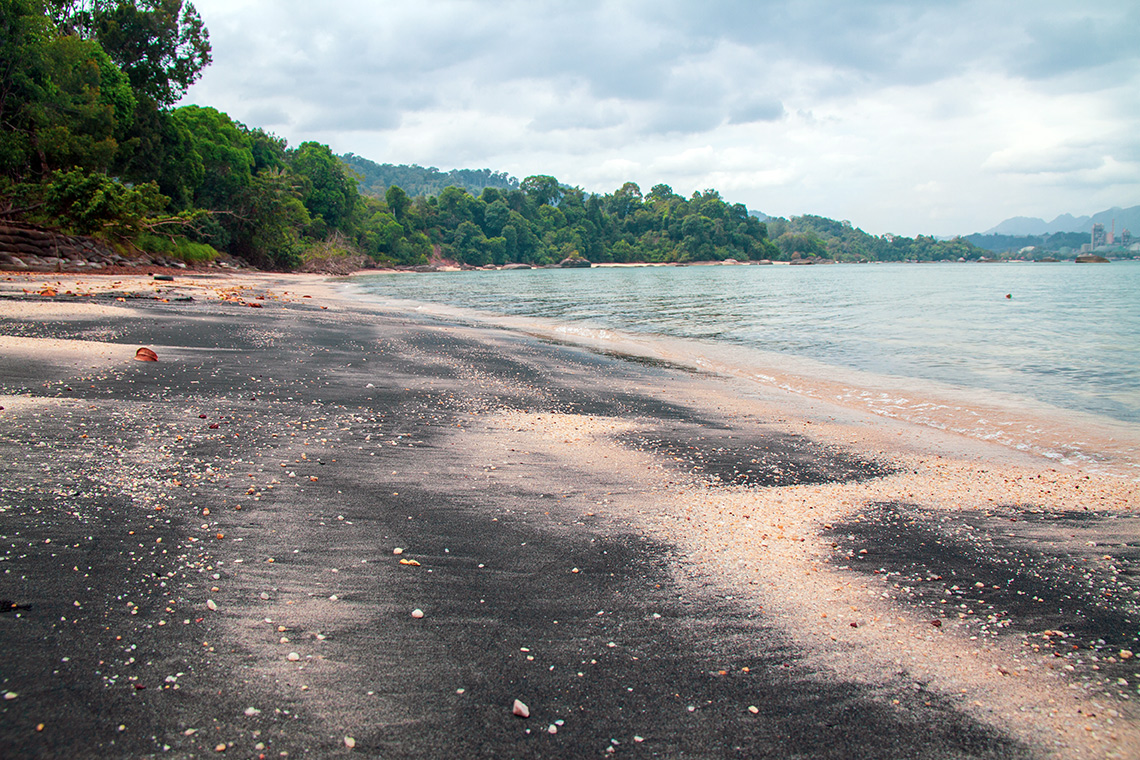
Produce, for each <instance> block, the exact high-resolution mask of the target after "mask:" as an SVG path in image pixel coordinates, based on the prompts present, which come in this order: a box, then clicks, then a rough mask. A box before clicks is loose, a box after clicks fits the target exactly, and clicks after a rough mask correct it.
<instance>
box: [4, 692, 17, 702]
mask: <svg viewBox="0 0 1140 760" xmlns="http://www.w3.org/2000/svg"><path fill="white" fill-rule="evenodd" d="M18 696H20V695H19V694H17V693H16V692H14V691H6V692H4V699H5V700H6V701H11V700H13V699H15V698H16V697H18Z"/></svg>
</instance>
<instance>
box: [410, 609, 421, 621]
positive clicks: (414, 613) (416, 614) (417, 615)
mask: <svg viewBox="0 0 1140 760" xmlns="http://www.w3.org/2000/svg"><path fill="white" fill-rule="evenodd" d="M423 616H424V611H423V610H421V609H419V608H416V609H414V610H412V617H414V618H415V619H416V620H419V619H420V618H422V617H423Z"/></svg>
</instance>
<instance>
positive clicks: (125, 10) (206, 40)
mask: <svg viewBox="0 0 1140 760" xmlns="http://www.w3.org/2000/svg"><path fill="white" fill-rule="evenodd" d="M51 4H52V10H53V15H54V16H55V18H56V20H57V22H59V24H60V25H61V26H62V27H63V28H64V29H66V30H68V31H71V32H74V33H76V34H79V35H80V36H82V37H85V38H88V39H95V40H97V41H98V42H99V44H100V45H102V46H103V49H104V50H106V51H107V53H108V55H110V56H111V58H112V60H114V61H115V63H117V64H118V65H119V67H120V68H121V69H122V70H123V71H124V72H125V73H126V75H127V77H128V78H129V79H130V83H131V87H133V88H134V90H135V92H136V93H139V94H140V95H142V96H145V97H147V98H150V99H151V100H153V101H154V102H155V103H157V104H158V105H160V106H164V107H169V106H172V105H174V103H175V102H176V101H177V100H178V99H179V98H181V97H182V96H183V95H184V94H185V93H186V90H187V89H188V88H189V87H190V85H191V84H193V83H194V82H195V81H196V80H197V79H198V77H199V76H200V75H201V73H202V69H204V68H205V67H206V66H208V65H209V64H210V60H211V59H210V36H209V31H208V30H207V29H206V27H205V25H204V24H203V23H202V18H201V16H199V15H198V11H197V10H196V9H195V8H194V5H193V4H192V3H183V1H182V0H52V3H51Z"/></svg>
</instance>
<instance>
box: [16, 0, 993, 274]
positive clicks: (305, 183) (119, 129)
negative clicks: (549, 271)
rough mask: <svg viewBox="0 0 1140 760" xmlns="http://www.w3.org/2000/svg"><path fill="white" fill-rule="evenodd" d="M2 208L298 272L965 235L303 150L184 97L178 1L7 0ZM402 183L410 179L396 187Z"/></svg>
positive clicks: (662, 257)
mask: <svg viewBox="0 0 1140 760" xmlns="http://www.w3.org/2000/svg"><path fill="white" fill-rule="evenodd" d="M0 34H2V35H3V36H2V39H3V41H4V44H3V46H2V47H0V221H6V222H9V223H23V224H32V225H38V226H42V227H45V228H49V229H54V230H58V231H61V232H65V233H68V234H75V235H86V236H90V237H93V238H96V239H98V240H100V241H102V242H104V243H106V244H109V245H111V246H113V247H115V248H116V249H118V250H121V251H126V252H129V251H132V250H145V251H160V252H163V253H166V254H168V255H171V256H174V257H177V258H181V259H184V260H186V261H191V262H194V261H207V260H211V259H213V258H215V257H217V256H218V255H219V254H220V253H225V254H229V255H232V256H235V257H238V258H240V259H243V260H245V261H246V262H249V263H250V264H252V265H254V266H258V267H263V268H273V269H282V270H288V269H295V268H298V267H301V266H305V265H306V264H310V263H312V262H314V261H320V260H327V259H328V258H329V257H334V258H335V257H343V258H347V259H352V260H358V261H360V262H361V263H362V264H364V265H378V266H383V265H405V266H414V265H422V264H426V263H428V262H429V261H433V260H439V259H450V260H454V261H457V262H460V263H462V264H466V265H471V266H487V265H502V264H507V263H527V264H533V265H543V264H552V263H557V262H560V261H562V260H564V259H568V258H569V259H579V258H582V259H586V260H588V261H591V262H598V263H600V262H639V261H644V262H689V261H717V260H724V259H736V260H739V261H747V260H759V259H771V260H780V259H783V260H789V259H797V258H800V259H813V260H814V259H821V260H836V261H861V260H868V261H870V260H885V261H897V260H921V261H930V260H948V259H952V260H957V259H959V258H965V259H977V258H980V257H981V256H982V255H984V254H985V253H986V251H984V250H983V249H980V248H977V247H975V246H973V245H972V244H970V243H969V242H968V241H965V240H961V239H955V240H952V241H937V240H935V239H933V238H928V237H923V236H919V237H918V238H914V239H912V238H905V237H899V236H889V235H888V236H881V237H879V236H873V235H869V234H867V233H865V232H863V231H862V230H859V229H857V228H853V227H852V226H851V225H850V223H847V222H836V221H834V220H830V219H826V218H824V217H816V216H802V217H793V218H791V219H788V220H784V219H772V220H769V221H768V222H767V223H765V222H761V221H759V220H758V219H757V218H756V217H754V216H752V215H750V214H749V213H748V210H747V209H746V208H745V207H744V206H743V205H742V204H739V203H731V202H729V201H727V200H725V199H724V198H722V197H721V195H720V193H718V192H717V191H716V190H712V189H709V190H703V191H697V192H694V193H693V194H692V195H690V196H688V197H683V196H681V195H678V194H677V193H675V192H673V190H672V188H670V187H669V186H668V185H664V184H658V185H655V186H654V187H652V188H651V189H650V190H649V191H648V192H647V193H643V192H642V189H641V188H640V187H639V186H638V185H637V184H635V183H632V182H627V183H625V184H624V185H622V187H620V188H618V189H617V190H615V191H613V192H612V193H607V194H598V193H590V192H586V191H584V190H583V189H582V188H579V187H571V186H568V185H566V184H563V183H562V182H560V181H559V180H557V179H556V178H554V177H552V176H548V175H535V176H530V177H527V178H525V179H523V180H522V181H521V182H520V181H518V180H516V179H514V178H513V177H509V176H507V175H506V174H504V173H501V172H492V171H491V170H489V169H482V170H455V171H450V172H441V171H439V170H438V169H434V168H433V169H424V168H423V167H418V166H411V167H408V166H397V165H393V164H376V163H374V162H372V161H369V160H367V159H363V158H361V157H358V156H354V155H352V154H348V155H346V156H343V157H339V156H337V155H336V154H334V153H333V151H332V149H331V148H330V147H329V146H328V145H324V144H321V143H317V142H303V143H301V144H300V145H298V146H297V147H290V146H289V145H288V143H287V142H286V141H285V140H284V139H282V138H280V137H278V136H276V135H274V134H271V133H268V132H266V131H264V130H262V129H260V128H258V127H256V126H252V127H251V126H247V125H245V124H242V123H241V122H238V121H236V120H234V119H232V118H230V117H229V116H228V115H227V114H225V113H223V112H221V111H219V110H217V109H215V108H211V107H209V106H205V105H182V106H178V105H176V104H177V103H178V102H179V101H180V99H181V98H182V96H183V95H184V94H185V93H186V91H187V90H188V88H189V87H190V85H191V84H193V82H195V81H196V80H197V79H198V78H199V77H200V76H201V73H202V71H203V70H204V69H205V67H206V66H208V65H209V63H210V61H211V55H210V54H211V50H210V43H209V33H208V30H207V28H206V26H205V24H204V22H203V20H202V19H201V17H200V16H199V14H198V13H197V11H196V10H195V8H194V6H193V5H192V4H190V3H186V2H183V0H50V1H49V2H41V1H40V0H0ZM401 183H403V184H401Z"/></svg>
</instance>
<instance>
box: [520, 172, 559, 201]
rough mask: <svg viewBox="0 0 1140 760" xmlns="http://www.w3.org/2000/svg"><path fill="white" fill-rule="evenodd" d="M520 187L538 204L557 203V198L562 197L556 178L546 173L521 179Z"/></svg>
mask: <svg viewBox="0 0 1140 760" xmlns="http://www.w3.org/2000/svg"><path fill="white" fill-rule="evenodd" d="M520 187H521V188H522V191H523V192H524V193H526V195H527V197H528V198H530V199H531V200H533V201H534V203H535V205H538V206H543V205H548V204H554V203H557V202H558V199H560V198H561V197H562V188H561V186H560V185H559V184H558V180H556V179H555V178H554V177H551V176H550V175H547V174H536V175H534V176H533V177H527V178H526V179H524V180H523V181H522V185H520Z"/></svg>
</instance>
